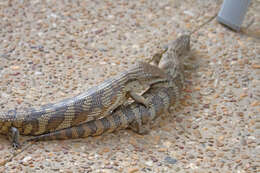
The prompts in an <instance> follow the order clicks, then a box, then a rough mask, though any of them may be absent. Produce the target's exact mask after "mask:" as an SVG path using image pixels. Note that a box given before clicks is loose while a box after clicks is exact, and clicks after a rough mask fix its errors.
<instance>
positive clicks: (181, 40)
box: [159, 34, 190, 70]
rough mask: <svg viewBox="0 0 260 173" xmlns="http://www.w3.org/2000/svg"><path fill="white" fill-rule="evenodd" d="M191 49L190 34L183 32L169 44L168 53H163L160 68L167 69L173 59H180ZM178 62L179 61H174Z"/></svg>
mask: <svg viewBox="0 0 260 173" xmlns="http://www.w3.org/2000/svg"><path fill="white" fill-rule="evenodd" d="M189 50H190V35H189V34H183V35H181V36H179V37H178V38H177V39H176V40H174V41H173V42H172V43H171V44H169V45H168V47H167V51H166V53H164V54H163V56H162V58H161V60H160V63H159V68H161V69H164V70H166V69H167V68H168V67H169V66H171V65H170V64H172V63H171V62H172V61H178V60H179V58H180V57H183V56H185V55H186V54H187V53H188V52H189ZM174 63H178V62H174Z"/></svg>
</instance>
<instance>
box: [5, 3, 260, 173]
mask: <svg viewBox="0 0 260 173" xmlns="http://www.w3.org/2000/svg"><path fill="white" fill-rule="evenodd" d="M220 6H221V1H217V2H216V1H213V0H211V1H178V0H163V1H162V0H151V1H149V0H141V1H139V0H132V1H117V0H114V1H97V2H94V1H91V0H86V1H79V2H76V1H72V2H67V1H65V2H62V1H50V0H47V1H39V0H35V1H27V0H19V1H9V2H8V1H0V110H1V111H6V110H8V109H12V108H15V107H18V108H22V107H27V106H39V105H42V104H45V103H49V102H56V101H59V100H62V99H63V98H69V97H72V96H74V95H76V94H78V93H80V92H83V91H85V90H87V89H88V88H90V87H91V86H94V85H97V84H98V83H100V82H101V81H103V80H104V79H106V78H108V77H111V76H113V75H115V74H117V73H118V72H120V71H123V70H124V69H126V68H127V67H128V66H129V64H131V63H133V62H135V61H136V60H148V59H149V58H150V57H151V55H152V54H154V53H156V52H157V51H158V50H159V48H160V47H161V46H163V45H164V44H166V43H167V42H168V41H170V40H173V39H174V38H176V36H177V35H178V34H179V33H180V32H182V31H185V30H193V29H195V28H197V27H198V26H199V25H200V24H202V23H203V22H204V21H206V20H207V19H208V18H210V17H211V16H213V15H214V14H216V13H217V12H218V10H219V8H220ZM252 20H253V24H252V25H251V26H250V27H249V28H248V29H247V30H246V32H245V33H235V32H233V31H230V30H229V29H227V28H225V27H223V26H222V25H220V24H219V23H217V21H216V19H215V20H213V21H212V22H211V23H209V24H207V25H206V26H204V27H203V28H201V29H200V30H199V31H198V32H197V33H195V34H193V35H192V42H191V44H192V52H193V53H192V55H191V60H190V63H192V64H193V67H192V68H191V69H188V70H187V71H186V76H187V78H186V89H185V91H184V96H183V100H182V101H181V105H179V107H178V109H177V111H175V112H174V113H172V115H171V116H170V117H168V118H166V119H165V120H162V121H158V122H157V123H158V125H155V127H154V128H153V129H152V130H151V132H150V134H149V135H145V136H140V135H137V134H135V133H133V132H131V131H129V130H123V131H119V132H115V133H112V134H105V135H102V136H100V137H95V138H93V137H90V138H86V139H77V140H67V141H50V142H39V143H37V144H34V145H31V146H29V147H28V148H27V149H25V150H24V151H23V152H21V153H20V154H18V155H17V156H15V157H13V154H12V153H13V150H12V148H11V146H10V144H9V142H8V141H7V140H6V139H5V137H4V136H0V141H1V142H0V165H1V166H0V172H129V173H133V172H236V173H244V172H259V169H260V168H259V167H257V161H259V160H260V159H259V154H260V153H259V151H260V147H259V144H260V142H259V131H260V130H259V127H260V125H259V122H258V124H257V120H256V117H257V115H258V118H259V112H260V108H259V107H260V40H259V39H260V25H259V23H260V1H259V0H253V1H252V4H251V6H250V7H249V10H248V13H247V16H246V19H245V21H244V24H243V26H246V25H248V24H249V23H250V22H251V21H252ZM258 121H259V119H258ZM257 127H258V129H257ZM257 135H258V136H257ZM257 156H258V158H257ZM8 158H12V159H10V160H9V161H7V162H6V160H8ZM257 170H258V171H257Z"/></svg>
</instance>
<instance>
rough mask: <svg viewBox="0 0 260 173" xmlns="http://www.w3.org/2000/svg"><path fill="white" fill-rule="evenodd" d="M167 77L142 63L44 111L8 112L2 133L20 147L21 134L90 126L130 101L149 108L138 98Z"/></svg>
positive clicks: (2, 118) (1, 119) (3, 117)
mask: <svg viewBox="0 0 260 173" xmlns="http://www.w3.org/2000/svg"><path fill="white" fill-rule="evenodd" d="M166 78H167V75H166V74H165V73H164V72H163V71H162V70H160V69H159V68H158V67H155V66H152V65H150V64H148V63H145V62H139V63H137V64H136V65H135V66H134V67H132V68H130V69H129V70H126V71H124V72H123V73H121V74H119V75H117V76H116V77H114V78H110V79H108V80H106V81H104V82H103V83H101V84H100V85H98V86H96V87H92V88H90V89H89V90H87V92H85V93H82V94H80V95H78V96H75V97H73V98H70V99H65V100H63V101H61V102H58V103H56V104H52V105H47V106H46V105H45V106H42V107H41V108H40V109H37V110H34V109H29V110H27V111H24V112H17V111H16V110H12V111H8V112H7V114H2V115H0V133H2V134H8V133H10V135H11V138H12V141H13V144H14V145H15V146H18V145H19V144H18V143H19V142H18V136H19V133H20V134H23V135H40V134H45V133H49V132H53V131H57V130H60V129H64V128H68V127H71V126H75V125H78V124H81V123H83V122H86V121H88V120H89V118H90V117H92V119H93V118H94V119H98V118H100V117H102V116H107V115H108V114H110V113H111V112H113V111H114V110H115V109H116V108H117V107H119V106H120V105H122V104H123V103H124V102H125V101H126V100H127V99H128V98H129V97H131V98H133V100H135V101H136V102H138V103H141V104H143V105H145V106H146V107H149V106H150V105H149V104H148V102H147V100H145V99H144V97H143V96H141V95H138V94H137V93H139V92H140V91H142V89H143V87H149V86H151V85H153V84H156V83H160V82H163V81H166V80H167V79H166Z"/></svg>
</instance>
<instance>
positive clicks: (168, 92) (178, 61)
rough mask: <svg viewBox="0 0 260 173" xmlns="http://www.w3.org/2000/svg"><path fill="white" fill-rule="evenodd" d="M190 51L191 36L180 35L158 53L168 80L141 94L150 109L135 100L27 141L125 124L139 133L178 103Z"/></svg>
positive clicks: (78, 134) (84, 133)
mask: <svg viewBox="0 0 260 173" xmlns="http://www.w3.org/2000/svg"><path fill="white" fill-rule="evenodd" d="M189 50H190V35H181V36H180V37H178V38H177V39H176V40H175V41H174V42H172V43H171V44H170V45H169V47H168V49H167V51H166V52H165V53H164V54H163V55H162V56H160V61H158V65H159V67H161V68H162V69H163V70H164V71H165V73H167V74H168V80H167V82H164V83H157V84H155V85H153V86H152V87H151V88H150V89H149V90H148V91H147V92H145V93H144V95H143V96H144V97H145V98H146V100H148V102H149V103H150V105H151V106H150V107H149V108H147V107H145V106H143V105H141V104H139V103H136V102H134V103H132V104H130V105H128V106H126V107H119V108H118V109H116V110H115V112H113V113H112V114H111V115H109V116H107V117H103V118H101V119H98V120H93V121H90V122H86V123H83V124H80V125H78V126H74V127H71V128H67V129H63V130H59V131H55V132H52V133H48V134H43V135H39V136H36V137H34V138H32V139H30V141H44V140H61V139H73V138H84V137H88V136H97V135H101V134H103V133H106V132H112V131H115V130H119V129H124V128H127V127H130V128H132V129H133V130H134V131H136V132H140V129H142V127H145V126H146V125H147V124H149V123H150V122H151V120H153V119H155V118H156V117H158V116H160V115H162V114H163V113H168V109H169V107H170V106H171V105H173V104H175V103H176V102H178V99H179V97H180V93H181V91H182V87H183V80H184V74H183V62H182V61H183V57H184V56H185V55H186V54H187V53H188V52H189Z"/></svg>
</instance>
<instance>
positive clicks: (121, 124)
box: [31, 87, 176, 141]
mask: <svg viewBox="0 0 260 173" xmlns="http://www.w3.org/2000/svg"><path fill="white" fill-rule="evenodd" d="M175 91H176V89H174V88H161V87H160V88H154V89H151V90H149V91H148V92H146V93H145V94H144V97H145V98H147V99H148V100H149V102H150V103H151V105H152V106H151V107H150V108H146V107H145V106H143V105H141V104H138V103H136V102H134V103H132V104H130V105H128V106H126V107H120V108H119V109H117V110H116V111H115V112H114V113H112V114H111V115H108V116H106V117H103V118H101V119H98V120H92V121H89V122H86V123H83V124H80V125H78V126H74V127H71V128H67V129H62V130H59V131H55V132H51V133H48V134H43V135H39V136H36V137H34V138H32V139H31V141H44V140H63V139H73V138H85V137H88V136H98V135H101V134H103V133H108V132H113V131H115V130H119V129H125V128H127V127H131V124H132V123H133V122H134V121H137V120H138V119H139V120H140V121H141V122H142V125H144V124H146V123H148V122H149V121H147V120H151V119H153V118H154V117H155V115H156V116H158V115H161V114H163V113H164V112H167V111H168V108H169V107H170V105H171V104H172V103H174V102H175V98H176V94H175Z"/></svg>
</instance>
